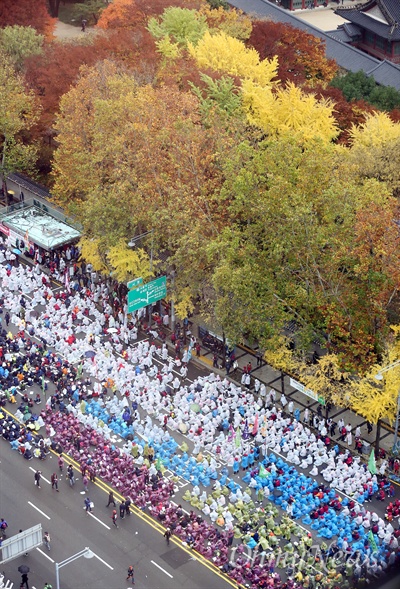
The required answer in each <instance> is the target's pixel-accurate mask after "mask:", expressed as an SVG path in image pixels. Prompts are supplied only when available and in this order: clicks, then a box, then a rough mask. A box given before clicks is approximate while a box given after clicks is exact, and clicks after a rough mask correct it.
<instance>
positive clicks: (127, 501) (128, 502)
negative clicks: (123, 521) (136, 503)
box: [125, 497, 132, 516]
mask: <svg viewBox="0 0 400 589" xmlns="http://www.w3.org/2000/svg"><path fill="white" fill-rule="evenodd" d="M131 503H132V501H131V498H130V497H127V498H126V499H125V513H126V515H128V516H129V515H131Z"/></svg>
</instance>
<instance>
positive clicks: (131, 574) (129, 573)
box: [126, 565, 135, 585]
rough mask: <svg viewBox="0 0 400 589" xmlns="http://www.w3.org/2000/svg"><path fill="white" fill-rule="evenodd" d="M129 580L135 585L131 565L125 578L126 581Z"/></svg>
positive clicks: (133, 571)
mask: <svg viewBox="0 0 400 589" xmlns="http://www.w3.org/2000/svg"><path fill="white" fill-rule="evenodd" d="M129 579H130V580H131V581H132V585H134V584H135V569H134V568H133V566H132V565H130V566H129V567H128V576H127V577H126V580H127V581H129Z"/></svg>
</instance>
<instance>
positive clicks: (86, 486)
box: [82, 475, 89, 493]
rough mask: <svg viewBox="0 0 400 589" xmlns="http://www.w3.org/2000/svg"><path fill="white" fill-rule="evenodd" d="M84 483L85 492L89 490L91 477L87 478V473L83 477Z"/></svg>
mask: <svg viewBox="0 0 400 589" xmlns="http://www.w3.org/2000/svg"><path fill="white" fill-rule="evenodd" d="M82 483H83V490H84V492H85V493H87V492H88V484H89V479H88V478H87V476H86V475H84V477H83V479H82Z"/></svg>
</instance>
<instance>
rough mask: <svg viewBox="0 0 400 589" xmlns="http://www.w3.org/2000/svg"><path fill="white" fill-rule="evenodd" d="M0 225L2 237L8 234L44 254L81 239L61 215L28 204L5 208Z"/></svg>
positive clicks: (75, 229) (52, 210)
mask: <svg viewBox="0 0 400 589" xmlns="http://www.w3.org/2000/svg"><path fill="white" fill-rule="evenodd" d="M38 205H39V206H38ZM0 223H1V225H2V226H3V233H7V232H8V231H7V229H8V230H11V231H12V232H14V233H15V234H18V235H19V236H20V237H21V238H22V239H23V240H24V241H25V242H26V241H31V242H34V243H35V244H36V245H39V246H40V247H42V248H43V249H45V250H54V249H57V248H59V247H61V246H63V245H65V244H67V243H70V242H72V241H74V240H76V239H78V238H79V237H80V235H81V233H80V231H79V230H78V229H77V228H76V227H74V226H73V225H72V222H70V221H69V220H68V219H67V218H66V217H65V215H63V214H61V213H60V212H59V211H57V210H56V209H53V208H52V207H50V206H44V205H40V203H35V204H33V201H31V200H28V201H25V202H24V203H19V204H17V205H12V206H9V207H7V210H6V211H5V212H4V213H3V214H1V215H0Z"/></svg>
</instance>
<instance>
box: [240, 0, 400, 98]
mask: <svg viewBox="0 0 400 589" xmlns="http://www.w3.org/2000/svg"><path fill="white" fill-rule="evenodd" d="M386 1H387V0H386ZM392 1H393V2H398V1H399V0H392ZM229 4H231V5H232V6H234V7H236V8H239V9H240V10H242V11H243V12H245V13H247V14H250V15H255V16H261V17H268V18H270V19H271V20H274V21H276V22H284V23H288V24H290V25H292V26H293V27H296V28H297V29H301V30H303V31H306V32H307V33H310V34H311V35H314V37H319V38H320V39H322V40H323V41H325V47H326V55H327V57H330V58H332V59H335V60H336V62H337V64H338V65H339V66H340V67H342V68H343V69H345V70H347V71H350V72H359V71H360V70H361V71H363V72H365V73H366V74H367V75H371V76H372V77H373V78H374V79H375V80H376V82H377V83H378V84H384V85H389V86H393V87H394V88H396V90H400V69H399V68H398V67H397V66H396V65H395V64H394V63H391V62H382V61H380V60H379V59H377V58H376V57H372V56H371V55H368V54H367V53H364V52H363V51H360V49H357V48H356V47H352V46H351V45H347V44H346V43H344V42H343V41H340V40H339V39H335V38H334V37H332V35H331V34H329V33H326V32H324V31H322V30H321V29H319V28H318V27H315V26H313V25H310V24H309V23H306V22H304V21H302V20H301V19H299V18H298V17H297V16H295V15H294V14H293V13H291V12H290V11H288V10H284V9H283V8H280V7H279V6H277V5H276V4H273V3H271V2H268V1H267V0H229ZM383 64H384V68H383V69H380V66H383ZM379 71H380V72H381V73H379ZM383 72H385V74H384V75H382V74H383ZM389 72H390V77H391V79H390V81H389V82H386V83H384V82H383V81H382V80H383V79H387V78H388V77H389V76H388V73H389Z"/></svg>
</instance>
